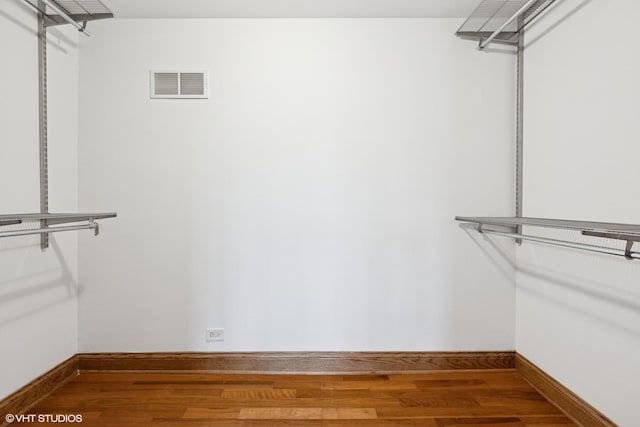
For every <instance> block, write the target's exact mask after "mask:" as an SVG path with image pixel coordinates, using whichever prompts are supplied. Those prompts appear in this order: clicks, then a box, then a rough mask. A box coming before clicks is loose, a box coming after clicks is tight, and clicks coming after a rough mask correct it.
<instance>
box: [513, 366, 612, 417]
mask: <svg viewBox="0 0 640 427" xmlns="http://www.w3.org/2000/svg"><path fill="white" fill-rule="evenodd" d="M516 371H517V372H518V374H520V375H521V376H522V378H524V379H525V380H526V381H527V382H528V383H530V384H531V385H532V386H533V387H534V388H535V389H536V390H537V391H538V392H539V393H541V394H543V395H544V396H546V397H547V399H549V400H550V401H551V402H553V403H554V404H555V405H556V406H557V407H558V408H560V409H561V410H562V411H563V412H564V413H565V414H567V415H568V416H569V417H571V418H572V419H573V420H574V421H576V422H577V423H579V424H580V425H585V426H594V427H597V426H606V427H614V426H616V424H615V423H614V422H613V421H611V420H610V419H608V418H607V417H606V416H605V415H603V414H602V413H601V412H600V411H598V410H597V409H596V408H594V407H593V406H591V405H589V404H588V403H587V402H585V401H584V400H583V399H582V398H580V397H579V396H578V395H577V394H575V393H574V392H572V391H571V390H569V389H568V388H567V387H565V386H563V385H562V384H560V383H559V382H558V381H556V380H555V379H554V378H553V377H551V376H550V375H548V374H547V373H546V372H544V371H543V370H542V369H540V368H538V367H537V366H536V365H534V364H533V363H532V362H530V361H529V360H528V359H526V358H525V357H524V356H522V355H520V354H518V355H516Z"/></svg>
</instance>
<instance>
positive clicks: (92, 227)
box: [0, 222, 100, 237]
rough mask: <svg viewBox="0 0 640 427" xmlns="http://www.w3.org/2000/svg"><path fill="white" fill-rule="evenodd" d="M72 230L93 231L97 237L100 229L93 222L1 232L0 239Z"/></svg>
mask: <svg viewBox="0 0 640 427" xmlns="http://www.w3.org/2000/svg"><path fill="white" fill-rule="evenodd" d="M74 230H94V233H95V235H96V236H97V235H98V232H99V230H100V228H99V227H98V223H96V222H93V223H90V224H85V225H72V226H68V227H47V228H31V229H28V230H15V231H1V232H0V237H14V236H27V235H30V234H49V233H58V232H60V231H74Z"/></svg>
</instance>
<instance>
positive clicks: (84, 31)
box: [27, 0, 91, 37]
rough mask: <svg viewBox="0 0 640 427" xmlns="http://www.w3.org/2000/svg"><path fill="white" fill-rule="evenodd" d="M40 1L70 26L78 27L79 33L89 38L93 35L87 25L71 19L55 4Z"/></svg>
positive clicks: (48, 0) (44, 0)
mask: <svg viewBox="0 0 640 427" xmlns="http://www.w3.org/2000/svg"><path fill="white" fill-rule="evenodd" d="M40 1H42V3H44V4H46V5H47V6H49V9H51V10H53V11H54V12H55V13H57V14H58V15H59V16H60V17H62V19H64V20H65V21H67V22H68V23H69V24H71V25H73V26H74V27H76V28H77V29H78V31H80V32H81V33H82V34H84V35H85V36H87V37H89V36H91V34H89V32H88V31H87V29H86V27H85V25H81V24H80V23H79V22H77V21H75V20H74V19H73V18H72V17H70V16H69V15H68V14H67V13H66V12H65V11H63V10H62V9H60V8H59V7H58V6H56V5H55V4H54V3H53V2H51V1H50V0H40ZM27 3H28V4H30V3H29V2H27ZM43 13H44V12H43Z"/></svg>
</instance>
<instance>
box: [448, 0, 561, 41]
mask: <svg viewBox="0 0 640 427" xmlns="http://www.w3.org/2000/svg"><path fill="white" fill-rule="evenodd" d="M554 1H555V0H538V1H535V2H533V3H532V4H531V5H530V6H529V7H525V6H526V5H527V3H529V1H528V0H483V2H482V3H480V5H479V6H478V7H477V8H476V9H475V10H474V11H473V13H472V14H471V16H469V18H467V20H466V21H465V22H464V24H462V26H461V27H460V28H459V29H458V31H457V32H456V35H458V36H459V37H461V38H464V39H469V40H478V41H480V42H482V41H483V40H486V39H488V38H489V37H490V36H491V35H492V34H493V33H494V32H496V31H498V30H500V32H499V33H498V34H497V35H496V36H495V39H494V41H495V42H497V43H504V44H517V41H518V33H519V32H520V31H521V30H522V29H524V28H525V27H526V26H527V25H529V24H530V23H531V22H532V21H533V20H535V19H536V17H537V16H539V15H540V14H541V13H542V12H544V11H545V10H546V9H547V8H548V7H549V6H551V4H552V3H553V2H554ZM523 8H525V9H524V10H523V11H522V12H521V13H520V15H519V16H517V18H516V19H512V20H511V22H509V20H510V19H511V18H513V16H514V15H516V14H517V13H518V11H520V10H521V9H523ZM505 24H506V26H504V28H502V29H501V27H502V26H503V25H505Z"/></svg>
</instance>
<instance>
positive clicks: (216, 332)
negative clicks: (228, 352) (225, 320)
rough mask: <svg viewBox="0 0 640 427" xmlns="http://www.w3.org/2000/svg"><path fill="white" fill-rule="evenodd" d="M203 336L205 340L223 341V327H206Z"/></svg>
mask: <svg viewBox="0 0 640 427" xmlns="http://www.w3.org/2000/svg"><path fill="white" fill-rule="evenodd" d="M205 338H206V340H207V342H214V341H224V329H223V328H207V330H206V336H205Z"/></svg>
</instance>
